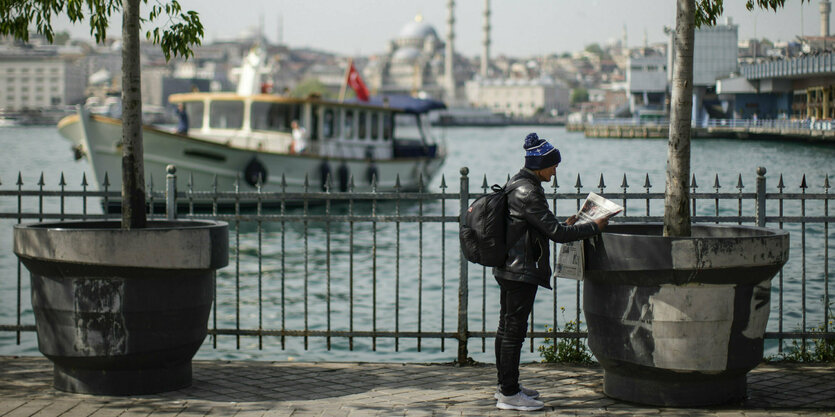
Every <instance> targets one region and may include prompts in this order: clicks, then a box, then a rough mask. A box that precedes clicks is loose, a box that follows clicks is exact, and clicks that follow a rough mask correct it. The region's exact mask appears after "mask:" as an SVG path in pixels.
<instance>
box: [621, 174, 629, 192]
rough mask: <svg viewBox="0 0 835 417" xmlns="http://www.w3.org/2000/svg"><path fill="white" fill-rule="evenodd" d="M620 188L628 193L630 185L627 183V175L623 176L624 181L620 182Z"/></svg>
mask: <svg viewBox="0 0 835 417" xmlns="http://www.w3.org/2000/svg"><path fill="white" fill-rule="evenodd" d="M620 188H623V192H626V189H627V188H629V183H627V182H626V174H623V181H621V182H620Z"/></svg>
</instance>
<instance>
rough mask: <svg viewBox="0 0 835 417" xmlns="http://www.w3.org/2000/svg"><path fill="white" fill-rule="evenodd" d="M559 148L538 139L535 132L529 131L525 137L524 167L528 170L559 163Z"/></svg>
mask: <svg viewBox="0 0 835 417" xmlns="http://www.w3.org/2000/svg"><path fill="white" fill-rule="evenodd" d="M561 160H562V158H561V157H560V151H559V149H557V148H555V147H554V146H553V145H551V144H550V143H548V141H547V140H545V139H540V138H539V136H537V134H536V133H530V134H528V136H527V137H525V168H527V169H530V170H534V171H535V170H538V169H545V168H550V167H552V166H555V165H557V164H559V163H560V161H561Z"/></svg>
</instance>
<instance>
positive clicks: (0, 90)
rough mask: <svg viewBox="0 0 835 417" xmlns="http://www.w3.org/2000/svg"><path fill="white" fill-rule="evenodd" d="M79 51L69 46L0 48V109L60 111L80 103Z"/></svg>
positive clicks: (82, 73) (82, 78)
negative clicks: (52, 109) (46, 109)
mask: <svg viewBox="0 0 835 417" xmlns="http://www.w3.org/2000/svg"><path fill="white" fill-rule="evenodd" d="M83 61H84V56H83V53H82V50H81V49H80V48H78V47H72V46H49V45H44V46H26V47H15V46H9V45H0V109H2V110H4V111H8V112H16V111H23V110H31V109H45V108H60V107H63V106H66V105H72V104H77V103H81V102H82V101H84V88H85V87H86V85H87V80H86V78H87V74H86V71H85V67H84V65H83Z"/></svg>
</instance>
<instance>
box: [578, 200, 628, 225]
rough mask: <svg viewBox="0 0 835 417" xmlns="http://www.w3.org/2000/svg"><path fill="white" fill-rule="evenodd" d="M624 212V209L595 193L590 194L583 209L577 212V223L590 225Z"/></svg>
mask: <svg viewBox="0 0 835 417" xmlns="http://www.w3.org/2000/svg"><path fill="white" fill-rule="evenodd" d="M622 211H623V207H621V206H619V205H617V204H616V203H614V202H612V201H610V200H607V199H605V198H603V197H601V196H599V195H597V194H595V193H589V195H588V197H586V201H585V202H584V203H583V207H581V208H580V211H578V212H577V223H575V224H582V223H588V222H590V221H593V220H596V219H609V218H611V217H612V216H614V215H616V214H618V213H620V212H622Z"/></svg>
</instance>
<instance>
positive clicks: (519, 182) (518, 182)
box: [493, 179, 526, 250]
mask: <svg viewBox="0 0 835 417" xmlns="http://www.w3.org/2000/svg"><path fill="white" fill-rule="evenodd" d="M523 182H524V180H521V179H520V180H516V181H514V182H512V183H511V182H508V183H507V184H505V186H504V187H500V189H502V190H503V192H504V197H505V198H507V196H508V195H510V193H511V192H512V191H513V190H515V189H517V188H519V187H521V186H522V183H523ZM493 187H497V186H496V185H493ZM494 190H495V188H494ZM496 191H498V190H496ZM507 216H508V218H509V217H510V205H508V214H507ZM508 226H509V224H508ZM525 233H526V232H522V233H521V234H520V235H519V236H518V237H517V238H516V239H514V240H513V241H512V242H511V241H510V233H506V235H507V236H506V238H507V239H508V240H507V241H506V242H505V243H506V244H507V248H508V250H509V249H510V248H512V247H513V246H515V245H516V243H518V242H519V240H521V239H522V237H524V236H525Z"/></svg>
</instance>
